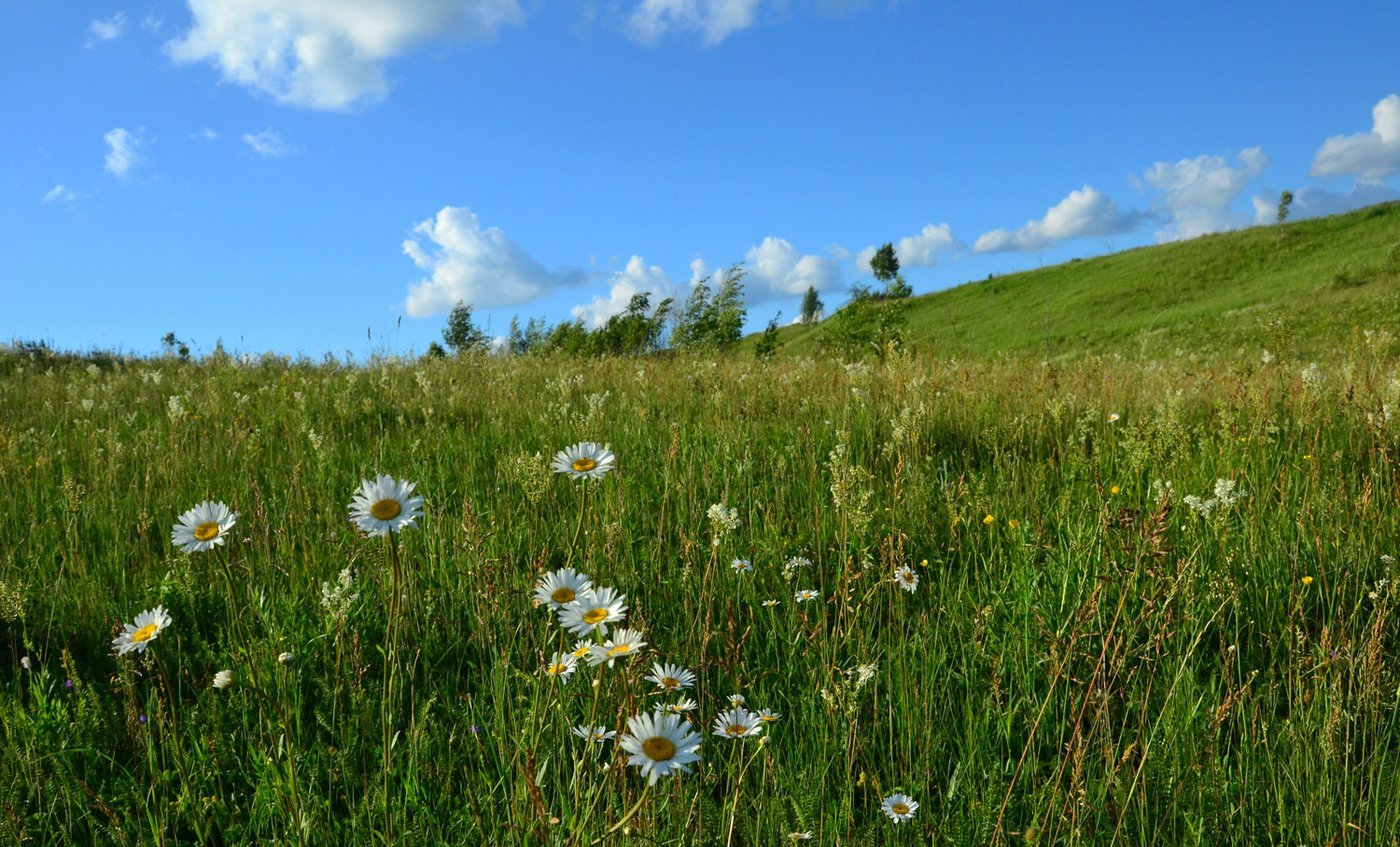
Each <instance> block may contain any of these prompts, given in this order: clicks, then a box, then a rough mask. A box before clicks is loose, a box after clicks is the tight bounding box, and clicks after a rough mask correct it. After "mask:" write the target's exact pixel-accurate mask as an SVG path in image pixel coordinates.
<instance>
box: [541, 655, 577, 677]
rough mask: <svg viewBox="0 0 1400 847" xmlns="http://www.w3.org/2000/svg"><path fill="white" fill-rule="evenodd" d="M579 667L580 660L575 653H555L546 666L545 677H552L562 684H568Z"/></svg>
mask: <svg viewBox="0 0 1400 847" xmlns="http://www.w3.org/2000/svg"><path fill="white" fill-rule="evenodd" d="M577 667H578V658H577V657H576V656H575V655H574V654H573V653H555V654H554V655H553V656H551V657H550V659H549V664H547V665H545V666H544V673H545V676H552V677H554V678H555V679H557V680H559V681H560V682H568V681H569V677H571V676H573V675H574V670H575V669H576V668H577Z"/></svg>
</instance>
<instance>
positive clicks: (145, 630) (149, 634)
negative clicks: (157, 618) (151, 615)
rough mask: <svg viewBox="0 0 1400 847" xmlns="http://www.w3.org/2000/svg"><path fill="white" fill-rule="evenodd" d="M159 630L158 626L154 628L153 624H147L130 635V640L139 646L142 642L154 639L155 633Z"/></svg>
mask: <svg viewBox="0 0 1400 847" xmlns="http://www.w3.org/2000/svg"><path fill="white" fill-rule="evenodd" d="M159 630H160V627H159V626H156V625H155V624H153V623H148V624H146V625H145V626H143V627H141V628H140V629H138V630H136V631H135V632H133V633H132V634H131V640H132V641H133V642H135V643H137V644H140V643H142V642H143V641H150V640H151V639H152V638H155V637H156V633H157V632H158V631H159Z"/></svg>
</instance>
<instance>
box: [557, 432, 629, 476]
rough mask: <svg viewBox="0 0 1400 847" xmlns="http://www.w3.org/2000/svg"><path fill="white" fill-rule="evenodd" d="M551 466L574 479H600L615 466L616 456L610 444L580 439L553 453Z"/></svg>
mask: <svg viewBox="0 0 1400 847" xmlns="http://www.w3.org/2000/svg"><path fill="white" fill-rule="evenodd" d="M553 467H554V472H555V473H566V474H568V475H569V476H571V477H573V478H574V479H601V478H602V477H603V475H604V474H606V473H607V472H608V471H610V470H612V469H613V468H615V467H617V456H616V455H615V454H614V453H613V451H612V445H609V444H595V443H594V442H592V441H580V442H579V443H578V444H575V445H574V446H572V447H569V448H567V449H564V450H560V451H559V452H558V453H555V454H554V462H553Z"/></svg>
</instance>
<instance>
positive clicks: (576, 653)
mask: <svg viewBox="0 0 1400 847" xmlns="http://www.w3.org/2000/svg"><path fill="white" fill-rule="evenodd" d="M592 649H593V642H592V641H578V642H576V643H575V644H574V649H573V650H570V651H569V655H570V656H573V657H574V658H575V659H587V658H588V654H589V652H590V651H591V650H592Z"/></svg>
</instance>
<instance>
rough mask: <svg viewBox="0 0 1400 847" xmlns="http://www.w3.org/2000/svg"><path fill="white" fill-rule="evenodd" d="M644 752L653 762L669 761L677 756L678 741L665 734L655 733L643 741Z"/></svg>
mask: <svg viewBox="0 0 1400 847" xmlns="http://www.w3.org/2000/svg"><path fill="white" fill-rule="evenodd" d="M642 753H644V754H645V755H646V757H647V758H648V759H651V760H652V761H653V762H669V761H671V759H673V758H675V756H676V743H675V742H674V741H672V740H671V739H669V738H667V737H666V736H664V735H655V736H652V737H651V738H648V739H647V740H646V741H643V742H642Z"/></svg>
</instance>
